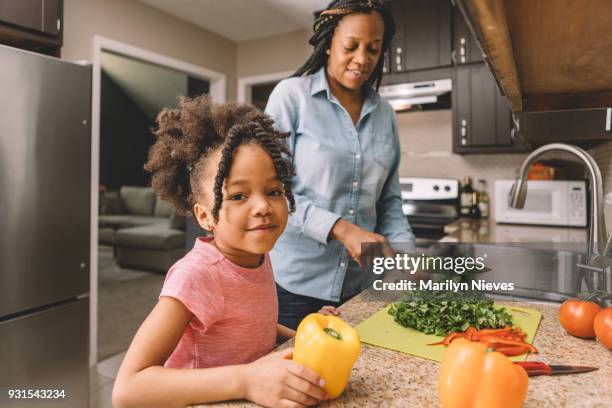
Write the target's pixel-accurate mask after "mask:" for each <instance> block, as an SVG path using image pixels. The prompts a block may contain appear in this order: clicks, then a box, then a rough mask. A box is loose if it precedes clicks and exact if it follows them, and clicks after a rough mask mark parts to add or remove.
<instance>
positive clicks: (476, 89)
mask: <svg viewBox="0 0 612 408" xmlns="http://www.w3.org/2000/svg"><path fill="white" fill-rule="evenodd" d="M452 106H453V151H454V152H456V153H496V152H520V151H527V150H529V145H528V144H527V143H525V142H524V141H523V140H522V139H521V138H520V137H519V135H518V134H517V132H516V129H515V127H514V124H513V121H512V113H511V111H510V106H509V104H508V102H507V101H506V99H505V98H504V97H503V95H501V93H500V92H499V91H498V89H497V86H496V84H495V81H494V79H493V77H492V76H491V73H490V71H489V69H488V68H487V66H486V65H485V64H477V65H466V66H459V67H456V68H455V69H454V78H453V92H452Z"/></svg>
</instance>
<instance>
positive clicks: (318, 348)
mask: <svg viewBox="0 0 612 408" xmlns="http://www.w3.org/2000/svg"><path fill="white" fill-rule="evenodd" d="M360 349H361V345H360V343H359V335H358V334H357V331H356V330H355V329H353V328H352V327H351V326H350V325H349V324H347V323H346V322H344V321H343V320H342V319H340V318H339V317H337V316H325V315H322V314H320V313H311V314H309V315H308V316H306V317H305V318H304V320H302V321H301V322H300V325H299V326H298V329H297V332H296V334H295V346H294V350H293V360H294V361H296V362H298V363H300V364H303V365H304V366H306V367H308V368H310V369H311V370H313V371H315V372H316V373H317V374H319V375H320V376H321V378H323V379H324V380H325V387H324V388H325V391H326V392H327V393H328V394H329V397H330V398H336V397H339V396H340V394H342V391H344V388H345V387H346V385H347V384H348V381H349V377H350V376H351V369H352V368H353V364H355V361H357V357H359V352H360Z"/></svg>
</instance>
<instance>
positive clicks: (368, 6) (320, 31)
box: [292, 0, 395, 90]
mask: <svg viewBox="0 0 612 408" xmlns="http://www.w3.org/2000/svg"><path fill="white" fill-rule="evenodd" d="M372 12H377V13H379V14H380V16H381V17H382V19H383V23H384V26H385V31H384V34H383V40H382V49H381V53H380V57H379V58H378V62H377V63H376V67H374V70H373V71H372V74H371V75H370V77H369V78H368V84H370V86H372V87H374V88H375V89H376V90H378V87H379V86H380V82H381V81H382V76H383V63H384V58H383V56H384V54H385V52H386V51H387V50H388V49H389V46H390V44H391V39H392V38H393V35H394V34H395V23H394V22H393V18H392V17H391V13H390V11H389V8H388V5H386V4H385V3H384V2H383V1H382V0H334V1H332V2H331V3H329V5H328V6H327V8H326V9H325V10H323V11H322V12H321V14H319V16H318V17H317V19H316V20H315V22H314V25H313V26H312V30H313V35H312V37H310V40H309V41H308V43H309V44H310V45H312V46H313V47H314V51H313V53H312V55H311V56H310V57H309V58H308V60H307V61H306V62H305V63H304V65H302V66H301V67H300V68H299V69H298V70H297V71H295V73H294V74H293V75H292V76H294V77H299V76H302V75H309V74H313V73H315V72H316V71H318V70H319V69H320V68H321V67H325V66H327V58H328V56H327V53H326V51H327V50H328V49H329V48H330V46H331V40H332V37H333V35H334V30H335V29H336V27H337V26H338V22H339V21H340V20H342V18H343V17H344V16H347V15H349V14H354V13H364V14H369V13H372Z"/></svg>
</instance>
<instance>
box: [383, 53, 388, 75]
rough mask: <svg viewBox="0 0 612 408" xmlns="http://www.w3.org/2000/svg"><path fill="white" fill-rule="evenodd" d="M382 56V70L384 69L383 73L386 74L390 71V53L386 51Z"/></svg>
mask: <svg viewBox="0 0 612 408" xmlns="http://www.w3.org/2000/svg"><path fill="white" fill-rule="evenodd" d="M382 57H383V67H382V70H383V73H384V74H386V73H387V72H389V60H388V59H387V57H388V54H387V53H386V52H385V53H384V54H383V56H382Z"/></svg>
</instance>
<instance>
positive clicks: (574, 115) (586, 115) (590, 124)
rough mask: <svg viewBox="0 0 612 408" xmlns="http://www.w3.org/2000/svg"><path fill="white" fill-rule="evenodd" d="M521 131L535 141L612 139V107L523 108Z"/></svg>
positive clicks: (592, 142)
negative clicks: (531, 109)
mask: <svg viewBox="0 0 612 408" xmlns="http://www.w3.org/2000/svg"><path fill="white" fill-rule="evenodd" d="M520 123H521V134H522V135H523V137H524V138H525V139H527V140H528V141H530V142H531V143H532V144H533V145H541V144H545V143H551V142H571V143H573V144H578V145H582V146H584V147H589V146H591V145H595V144H598V143H600V142H607V141H610V140H612V108H601V109H576V110H571V111H551V112H523V113H522V114H521V115H520Z"/></svg>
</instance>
